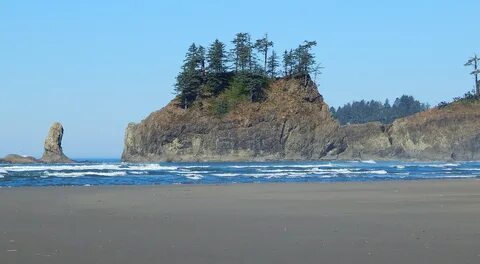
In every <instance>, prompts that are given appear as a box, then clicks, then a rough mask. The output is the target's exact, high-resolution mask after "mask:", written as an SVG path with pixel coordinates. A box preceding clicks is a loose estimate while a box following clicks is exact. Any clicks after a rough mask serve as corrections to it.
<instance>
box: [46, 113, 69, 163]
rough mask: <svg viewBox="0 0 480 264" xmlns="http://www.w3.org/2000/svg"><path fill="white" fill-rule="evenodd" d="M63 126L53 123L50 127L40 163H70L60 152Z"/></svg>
mask: <svg viewBox="0 0 480 264" xmlns="http://www.w3.org/2000/svg"><path fill="white" fill-rule="evenodd" d="M62 138H63V126H62V124H60V123H58V122H57V123H54V124H53V125H52V126H51V127H50V131H49V132H48V136H47V138H46V139H45V146H44V149H45V150H44V152H43V156H42V159H41V161H42V162H45V163H72V162H73V161H72V160H71V159H69V158H68V157H67V156H65V154H63V150H62Z"/></svg>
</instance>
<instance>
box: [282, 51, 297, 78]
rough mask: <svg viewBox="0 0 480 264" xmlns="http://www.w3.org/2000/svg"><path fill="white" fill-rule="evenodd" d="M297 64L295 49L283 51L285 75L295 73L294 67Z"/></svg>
mask: <svg viewBox="0 0 480 264" xmlns="http://www.w3.org/2000/svg"><path fill="white" fill-rule="evenodd" d="M294 66H295V54H294V53H293V50H290V51H287V50H285V52H284V53H283V69H284V73H285V77H287V76H289V75H292V74H293V69H294Z"/></svg>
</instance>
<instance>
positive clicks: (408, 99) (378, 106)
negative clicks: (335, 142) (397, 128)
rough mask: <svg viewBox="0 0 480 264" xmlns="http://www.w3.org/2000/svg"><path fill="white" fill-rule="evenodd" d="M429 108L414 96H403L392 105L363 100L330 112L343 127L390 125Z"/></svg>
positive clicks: (332, 108) (332, 109)
mask: <svg viewBox="0 0 480 264" xmlns="http://www.w3.org/2000/svg"><path fill="white" fill-rule="evenodd" d="M429 108H430V106H429V105H428V104H425V103H420V102H419V101H418V100H415V98H413V96H407V95H403V96H401V97H400V98H396V99H395V101H394V103H393V104H392V105H391V104H390V102H389V101H388V99H386V100H385V102H383V103H382V102H380V101H375V100H371V101H365V100H361V101H354V102H352V103H348V104H345V105H344V106H340V107H338V108H337V109H335V108H334V107H331V108H330V112H331V113H332V115H333V116H334V117H335V118H336V119H337V120H338V121H339V122H340V124H342V125H346V124H363V123H368V122H375V121H379V122H382V123H384V124H390V123H392V122H393V121H394V120H395V119H397V118H402V117H406V116H409V115H413V114H415V113H418V112H421V111H425V110H427V109H429Z"/></svg>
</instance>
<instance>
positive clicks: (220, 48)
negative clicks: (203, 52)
mask: <svg viewBox="0 0 480 264" xmlns="http://www.w3.org/2000/svg"><path fill="white" fill-rule="evenodd" d="M226 58H227V57H226V52H225V44H223V43H222V42H220V41H219V40H218V39H216V40H215V41H214V42H213V43H212V45H211V46H210V48H209V49H208V54H207V61H208V71H209V72H210V73H216V74H219V73H225V72H226V71H227V67H226V66H225V62H226Z"/></svg>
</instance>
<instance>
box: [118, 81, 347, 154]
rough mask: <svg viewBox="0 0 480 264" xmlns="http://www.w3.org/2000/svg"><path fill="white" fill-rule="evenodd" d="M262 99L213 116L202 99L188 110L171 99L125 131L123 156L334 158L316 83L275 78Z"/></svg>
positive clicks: (334, 127) (338, 145) (334, 132)
mask: <svg viewBox="0 0 480 264" xmlns="http://www.w3.org/2000/svg"><path fill="white" fill-rule="evenodd" d="M265 92H266V96H267V99H266V100H265V101H264V102H261V103H250V102H245V103H242V104H240V105H238V106H237V107H236V108H235V109H233V110H232V111H230V112H229V113H228V114H226V115H225V116H221V117H218V116H215V115H214V114H212V113H211V111H210V110H209V107H210V106H209V103H208V101H203V102H201V103H198V104H197V105H194V106H192V107H190V108H189V109H187V110H184V109H181V108H180V107H178V106H177V105H176V102H175V101H172V102H171V103H170V104H168V105H167V106H166V107H165V108H163V109H162V110H160V111H158V112H154V113H152V114H150V116H149V117H147V118H146V119H145V120H143V121H142V122H141V123H140V124H130V125H129V126H128V128H127V130H126V133H125V149H124V152H123V155H122V160H124V161H130V162H147V161H243V160H257V161H264V160H305V159H321V158H325V157H336V156H337V154H339V153H340V152H342V151H343V149H342V148H343V143H342V138H340V137H339V136H338V132H339V125H338V123H337V122H336V121H335V120H334V119H333V118H332V117H331V114H330V112H329V110H328V106H327V105H326V104H325V103H324V101H323V98H322V96H321V95H320V94H319V93H318V90H317V87H316V86H315V85H314V84H313V83H312V84H311V85H309V86H307V87H304V86H303V85H302V82H301V81H299V80H295V79H290V80H286V79H283V80H278V81H275V82H274V83H272V84H271V85H270V86H269V87H268V88H267V89H266V91H265Z"/></svg>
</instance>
